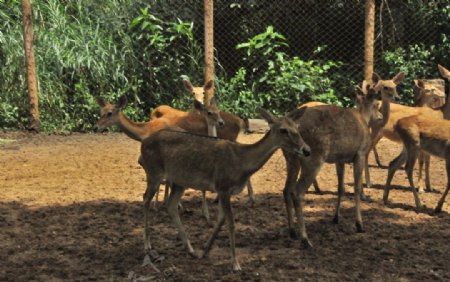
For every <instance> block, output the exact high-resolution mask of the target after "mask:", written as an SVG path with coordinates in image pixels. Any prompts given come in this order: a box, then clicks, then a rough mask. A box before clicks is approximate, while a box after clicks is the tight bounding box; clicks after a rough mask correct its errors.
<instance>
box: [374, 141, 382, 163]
mask: <svg viewBox="0 0 450 282" xmlns="http://www.w3.org/2000/svg"><path fill="white" fill-rule="evenodd" d="M377 143H378V141H377ZM373 155H374V156H375V162H376V163H377V166H378V167H383V164H382V163H381V161H380V156H379V155H378V150H377V147H376V146H375V145H374V146H373Z"/></svg>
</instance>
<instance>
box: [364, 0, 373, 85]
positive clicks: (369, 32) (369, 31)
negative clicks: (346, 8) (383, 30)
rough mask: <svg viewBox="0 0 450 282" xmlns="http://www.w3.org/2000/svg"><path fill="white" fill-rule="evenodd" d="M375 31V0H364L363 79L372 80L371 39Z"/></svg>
mask: <svg viewBox="0 0 450 282" xmlns="http://www.w3.org/2000/svg"><path fill="white" fill-rule="evenodd" d="M374 33H375V0H366V21H365V39H364V79H365V80H367V81H371V80H372V73H373V60H374V59H373V58H374V54H373V39H374Z"/></svg>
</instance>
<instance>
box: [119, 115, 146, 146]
mask: <svg viewBox="0 0 450 282" xmlns="http://www.w3.org/2000/svg"><path fill="white" fill-rule="evenodd" d="M146 125H147V124H146V123H144V122H134V121H132V120H130V119H129V118H128V117H127V116H126V115H125V114H124V113H122V112H121V113H119V122H118V123H117V127H119V128H120V130H122V131H123V133H125V134H126V135H127V136H128V137H130V138H131V139H134V140H136V141H142V140H144V139H145V138H146V137H148V135H149V133H148V128H147V126H146Z"/></svg>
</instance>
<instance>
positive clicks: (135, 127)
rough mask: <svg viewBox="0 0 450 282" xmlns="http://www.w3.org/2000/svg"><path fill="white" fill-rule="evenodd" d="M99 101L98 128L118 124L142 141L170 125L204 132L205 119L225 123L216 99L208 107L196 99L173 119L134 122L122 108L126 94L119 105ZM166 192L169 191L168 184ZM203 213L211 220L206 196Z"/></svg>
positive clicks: (125, 102)
mask: <svg viewBox="0 0 450 282" xmlns="http://www.w3.org/2000/svg"><path fill="white" fill-rule="evenodd" d="M97 103H98V105H99V106H100V107H101V116H100V119H99V120H98V122H97V129H98V130H103V129H105V128H107V127H110V126H113V125H115V126H117V127H119V129H121V130H122V131H123V132H124V133H125V134H126V135H127V136H128V137H130V138H131V139H134V140H137V141H140V142H142V141H143V140H144V139H146V138H148V137H149V136H151V135H152V134H154V133H155V132H158V131H159V130H161V129H164V128H168V127H179V128H181V129H183V130H186V131H189V132H193V133H204V132H205V131H207V125H206V122H205V119H207V120H210V123H211V124H212V123H213V121H214V122H216V123H221V122H222V123H223V120H222V118H221V117H220V114H219V110H218V109H217V106H216V104H215V99H212V100H211V104H210V105H209V106H207V107H205V106H203V105H202V104H201V103H200V102H198V101H196V100H194V110H193V111H191V112H188V113H186V114H185V115H182V116H178V117H175V116H173V117H172V118H171V119H166V118H158V119H153V120H150V121H148V122H134V121H131V120H130V119H129V118H128V117H127V116H126V115H125V114H124V113H123V112H122V109H123V108H124V107H125V106H126V105H127V103H128V101H127V98H126V97H125V96H122V97H120V98H119V102H118V104H117V105H112V104H110V103H107V102H105V101H104V100H103V99H102V98H97ZM166 193H168V189H167V185H166ZM202 213H203V215H204V217H205V218H206V220H207V222H208V223H210V220H209V211H208V205H207V202H206V198H205V197H204V195H203V198H202Z"/></svg>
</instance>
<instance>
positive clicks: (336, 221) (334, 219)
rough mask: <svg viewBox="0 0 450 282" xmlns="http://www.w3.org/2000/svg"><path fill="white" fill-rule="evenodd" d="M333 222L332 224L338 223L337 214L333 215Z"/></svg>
mask: <svg viewBox="0 0 450 282" xmlns="http://www.w3.org/2000/svg"><path fill="white" fill-rule="evenodd" d="M333 223H334V224H339V216H337V215H335V216H334V217H333Z"/></svg>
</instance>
